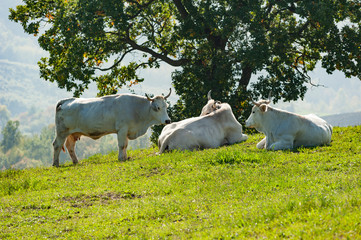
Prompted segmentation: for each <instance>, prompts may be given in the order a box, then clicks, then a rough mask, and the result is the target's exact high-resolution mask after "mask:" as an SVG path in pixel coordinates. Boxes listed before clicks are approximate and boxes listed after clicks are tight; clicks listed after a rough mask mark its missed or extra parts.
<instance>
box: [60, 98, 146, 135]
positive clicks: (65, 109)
mask: <svg viewBox="0 0 361 240" xmlns="http://www.w3.org/2000/svg"><path fill="white" fill-rule="evenodd" d="M138 98H139V97H136V96H134V95H130V94H119V95H109V96H105V97H101V98H72V99H67V100H65V101H63V102H62V103H61V104H60V105H59V104H58V105H59V106H58V108H57V113H56V118H57V119H60V120H61V121H62V123H63V124H64V125H65V127H66V128H67V129H69V132H70V133H73V132H80V133H84V135H88V136H96V135H102V134H108V133H115V132H116V131H117V130H118V128H119V126H121V125H122V124H125V123H127V122H129V121H130V119H131V118H132V117H134V116H133V115H134V114H133V111H132V110H133V109H132V108H131V106H132V104H133V105H134V102H136V101H139V99H138ZM140 100H142V99H140ZM145 101H146V100H145Z"/></svg>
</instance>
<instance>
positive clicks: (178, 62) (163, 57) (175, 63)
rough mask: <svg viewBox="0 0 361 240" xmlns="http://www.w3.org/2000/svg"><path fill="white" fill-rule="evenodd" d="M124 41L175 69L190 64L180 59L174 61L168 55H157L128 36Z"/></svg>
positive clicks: (186, 60)
mask: <svg viewBox="0 0 361 240" xmlns="http://www.w3.org/2000/svg"><path fill="white" fill-rule="evenodd" d="M124 41H125V42H126V43H128V44H129V45H130V46H131V47H132V48H134V49H136V50H139V51H141V52H145V53H149V54H150V55H152V56H153V57H155V58H159V59H160V60H162V61H164V62H166V63H168V64H169V65H172V66H174V67H180V66H182V65H184V64H186V63H187V62H189V60H188V59H178V60H174V59H171V58H169V57H167V56H166V55H164V54H160V53H157V52H155V51H153V50H152V49H149V48H147V47H144V46H141V45H139V44H137V43H136V42H135V41H133V40H132V39H130V38H129V36H126V37H125V39H124Z"/></svg>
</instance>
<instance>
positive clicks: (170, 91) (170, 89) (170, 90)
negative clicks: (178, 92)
mask: <svg viewBox="0 0 361 240" xmlns="http://www.w3.org/2000/svg"><path fill="white" fill-rule="evenodd" d="M171 93H172V88H169V93H168V95H167V96H165V97H164V99H167V98H168V97H169V96H170V94H171Z"/></svg>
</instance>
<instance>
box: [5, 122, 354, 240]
mask: <svg viewBox="0 0 361 240" xmlns="http://www.w3.org/2000/svg"><path fill="white" fill-rule="evenodd" d="M262 137H263V136H262V135H260V134H255V135H252V136H250V138H249V140H247V141H246V142H244V143H241V144H236V145H233V146H225V147H221V148H218V149H210V150H204V151H198V152H173V153H167V154H163V155H161V156H158V155H156V152H157V149H155V148H150V149H145V150H136V151H130V152H129V156H130V160H128V161H125V162H118V161H117V152H113V153H111V154H109V155H104V156H103V155H100V154H99V155H94V156H92V157H90V158H88V159H85V160H82V161H80V164H78V165H76V166H73V165H71V164H70V163H68V164H65V165H63V166H61V167H60V168H53V167H51V168H36V169H26V170H7V171H3V172H1V173H0V197H1V199H0V201H1V202H0V228H1V231H0V238H14V239H16V238H32V239H39V238H40V239H41V238H64V239H69V238H72V239H74V238H75V239H89V238H92V239H94V238H95V239H99V238H132V239H133V238H142V239H149V238H180V239H186V238H199V239H204V238H206V239H209V238H210V239H213V238H226V239H229V238H245V239H249V238H251V239H252V238H276V239H277V238H296V239H300V238H303V239H309V238H312V239H313V238H316V239H333V238H336V239H337V238H341V239H347V238H349V239H359V238H361V209H360V206H361V170H360V169H361V127H348V128H335V129H334V135H333V137H332V139H333V141H332V143H331V145H330V146H322V147H316V148H301V149H297V150H294V151H277V152H268V151H264V150H259V149H257V148H256V146H255V145H256V143H257V142H258V141H260V140H261V139H262Z"/></svg>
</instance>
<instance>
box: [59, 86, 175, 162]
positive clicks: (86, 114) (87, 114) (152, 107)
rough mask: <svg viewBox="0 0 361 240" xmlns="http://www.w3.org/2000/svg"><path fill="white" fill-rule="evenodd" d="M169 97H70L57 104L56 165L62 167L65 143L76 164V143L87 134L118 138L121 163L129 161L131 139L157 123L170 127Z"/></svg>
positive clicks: (94, 136) (95, 136)
mask: <svg viewBox="0 0 361 240" xmlns="http://www.w3.org/2000/svg"><path fill="white" fill-rule="evenodd" d="M170 94H171V92H169V94H168V95H167V96H165V97H163V96H156V97H154V98H149V97H148V96H146V97H142V96H138V95H132V94H117V95H110V96H104V97H101V98H69V99H64V100H61V101H59V102H58V104H57V105H56V114H55V125H56V138H55V140H54V142H53V147H54V159H53V166H56V167H58V166H59V154H60V151H61V149H62V148H63V145H64V142H65V146H66V148H67V149H68V152H69V155H70V157H71V159H72V161H73V163H74V164H76V163H78V159H77V156H76V155H75V143H76V141H77V140H78V139H79V138H80V136H82V135H84V136H87V137H90V138H92V139H98V138H100V137H102V136H104V135H107V134H111V133H116V134H117V135H118V148H119V155H118V159H119V160H125V159H127V146H128V139H130V140H133V139H136V138H137V137H139V136H142V135H143V134H145V133H146V131H147V130H148V128H149V127H150V126H152V125H154V124H169V123H170V119H169V117H168V114H167V103H166V102H165V100H166V99H167V98H168V97H169V96H170Z"/></svg>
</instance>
